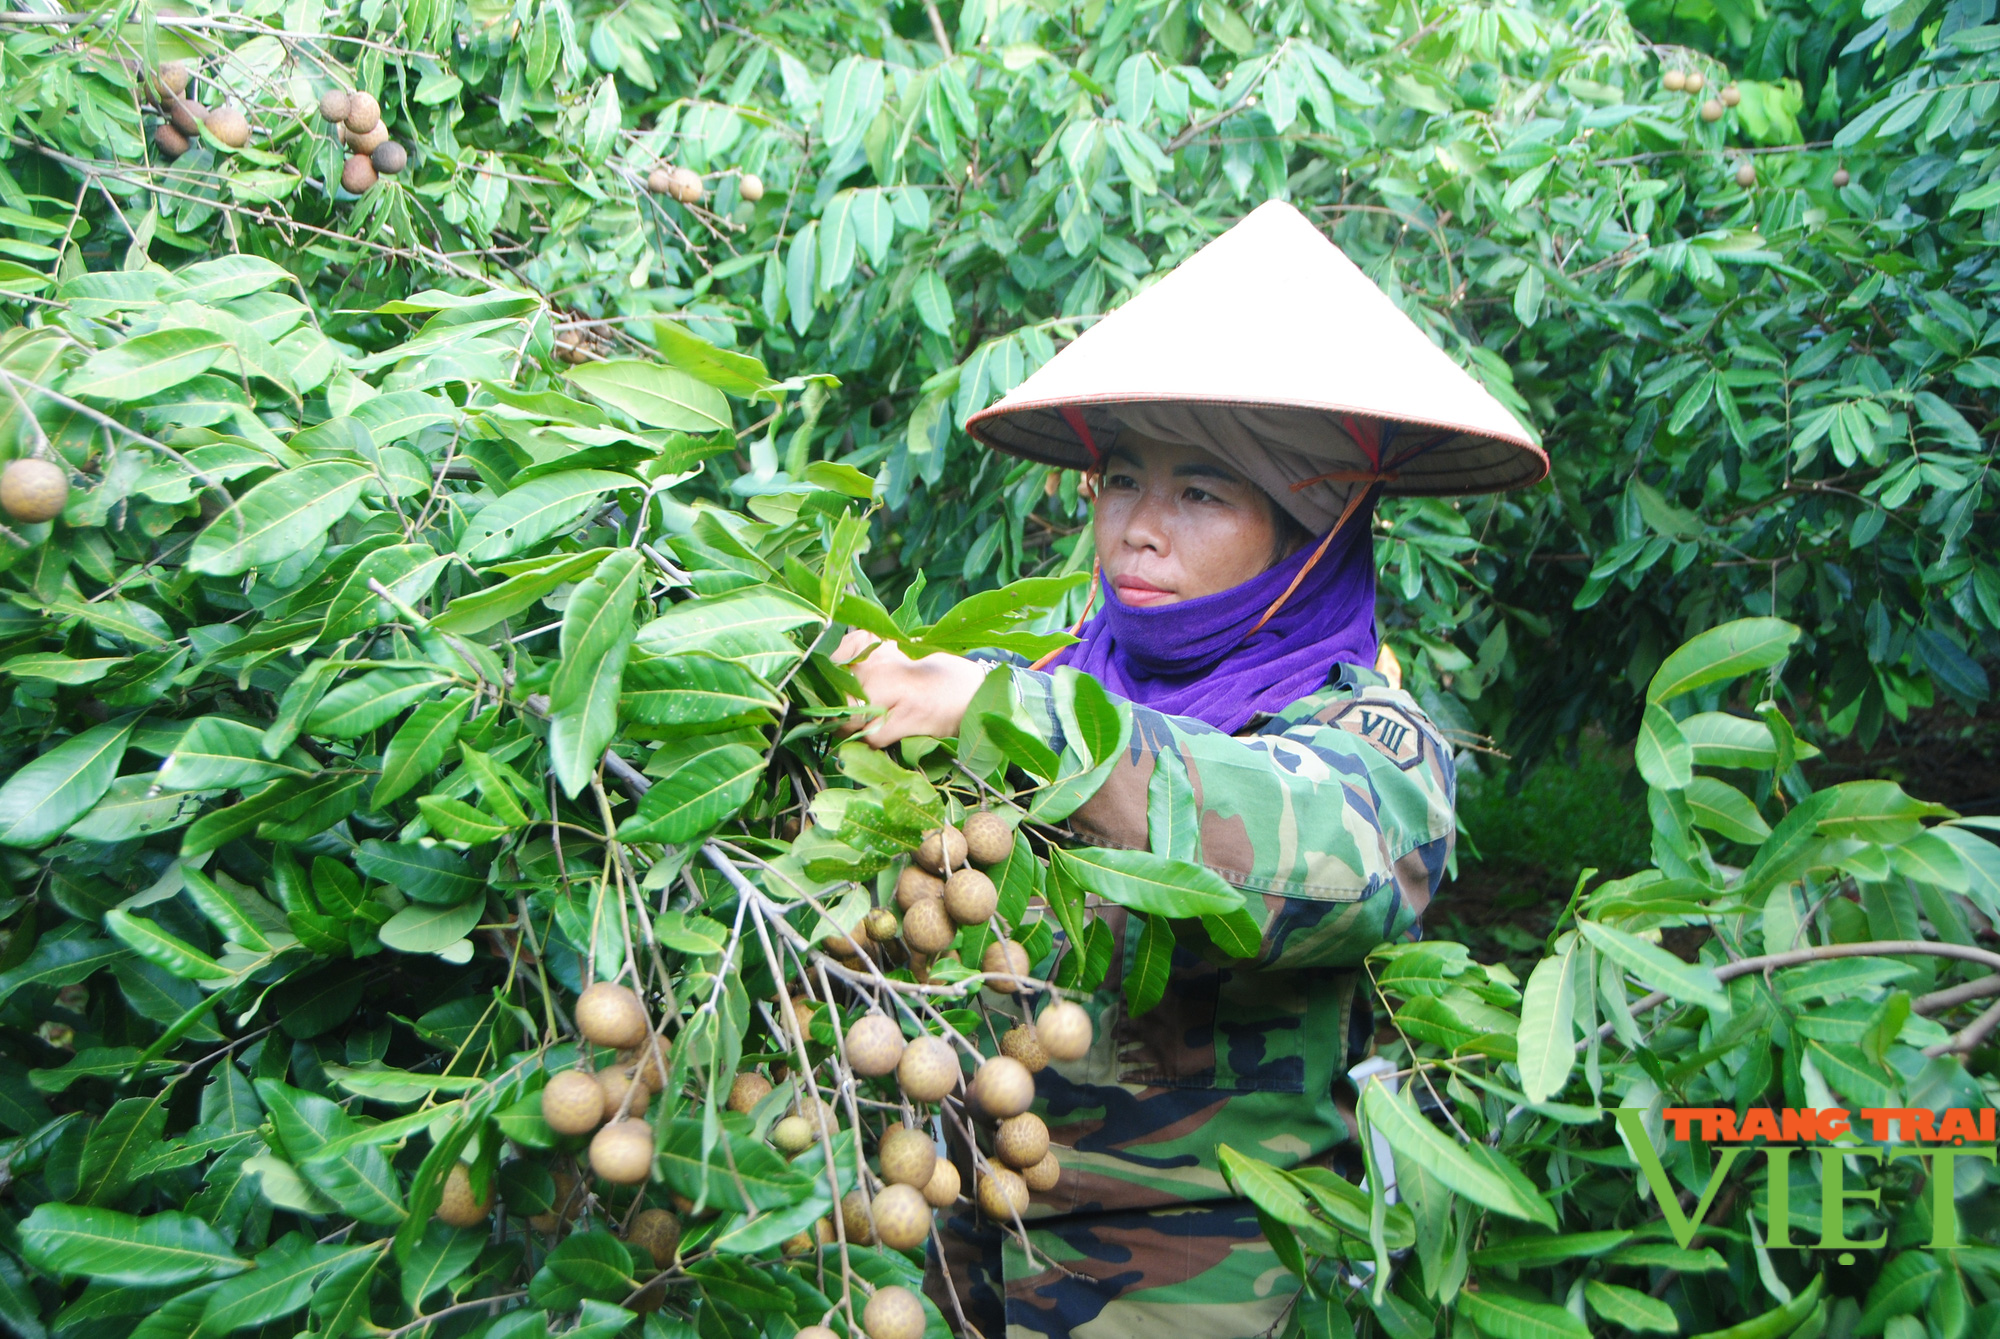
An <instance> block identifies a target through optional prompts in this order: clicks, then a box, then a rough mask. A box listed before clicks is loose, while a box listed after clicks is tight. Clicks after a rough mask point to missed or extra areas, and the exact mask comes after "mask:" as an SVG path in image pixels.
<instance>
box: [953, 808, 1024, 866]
mask: <svg viewBox="0 0 2000 1339" xmlns="http://www.w3.org/2000/svg"><path fill="white" fill-rule="evenodd" d="M962 831H963V832H964V833H965V854H966V858H967V859H969V860H971V861H972V863H973V864H975V865H978V866H979V867H980V868H981V869H985V868H988V867H990V866H993V865H997V864H999V863H1000V862H1001V861H1003V860H1005V859H1006V858H1007V857H1008V856H1010V855H1012V854H1013V853H1014V830H1013V829H1012V828H1010V827H1008V826H1007V820H1006V819H1004V818H1002V817H1000V815H998V814H996V813H992V812H991V811H989V810H985V809H981V810H980V811H979V812H978V813H975V814H967V815H966V816H965V827H964V828H963V829H962Z"/></svg>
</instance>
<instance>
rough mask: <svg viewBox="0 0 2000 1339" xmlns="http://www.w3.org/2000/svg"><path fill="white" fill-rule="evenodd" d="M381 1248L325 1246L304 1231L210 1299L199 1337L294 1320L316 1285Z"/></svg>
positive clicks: (266, 1253) (265, 1253) (204, 1338)
mask: <svg viewBox="0 0 2000 1339" xmlns="http://www.w3.org/2000/svg"><path fill="white" fill-rule="evenodd" d="M380 1250H381V1246H380V1244H379V1243H373V1242H371V1243H370V1244H368V1245H366V1246H321V1245H319V1244H317V1243H315V1242H314V1241H313V1240H312V1238H310V1237H308V1236H306V1235H305V1234H303V1233H293V1234H292V1235H291V1236H289V1237H286V1238H285V1239H284V1240H282V1241H280V1242H278V1243H277V1244H276V1245H274V1246H272V1247H270V1248H269V1249H267V1250H264V1251H262V1252H260V1253H259V1254H258V1256H257V1268H256V1269H255V1270H254V1271H252V1272H251V1273H248V1274H240V1275H238V1276H237V1277H235V1278H233V1279H231V1280H229V1281H228V1282H227V1283H225V1284H223V1285H222V1286H221V1287H220V1288H217V1289H216V1290H215V1291H214V1292H213V1293H211V1294H210V1295H209V1299H208V1306H207V1307H206V1308H204V1309H203V1311H202V1313H201V1325H200V1326H199V1328H197V1329H196V1331H195V1339H211V1337H212V1336H218V1335H225V1334H228V1333H230V1332H231V1331H232V1330H239V1329H247V1328H249V1327H251V1326H257V1325H265V1324H268V1323H270V1322H271V1321H274V1320H276V1319H278V1318H279V1317H280V1316H289V1315H291V1314H292V1313H293V1312H295V1311H298V1310H300V1309H302V1308H303V1307H304V1306H305V1304H306V1303H307V1301H309V1300H310V1299H311V1297H312V1291H313V1284H314V1282H315V1281H317V1280H318V1279H319V1278H320V1277H321V1276H323V1275H325V1274H326V1273H327V1272H328V1271H330V1270H332V1269H333V1268H334V1267H335V1266H336V1265H339V1264H342V1263H344V1262H345V1261H347V1260H350V1259H353V1258H355V1257H357V1256H361V1255H365V1254H368V1253H370V1252H379V1251H380Z"/></svg>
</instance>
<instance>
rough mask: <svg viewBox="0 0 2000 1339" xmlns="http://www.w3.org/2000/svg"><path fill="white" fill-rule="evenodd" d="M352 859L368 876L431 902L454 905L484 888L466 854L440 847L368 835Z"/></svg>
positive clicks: (434, 904)
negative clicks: (389, 840) (467, 860)
mask: <svg viewBox="0 0 2000 1339" xmlns="http://www.w3.org/2000/svg"><path fill="white" fill-rule="evenodd" d="M354 863H355V864H357V865H359V866H360V867H361V872H362V873H363V874H366V875H367V876H368V877H369V878H371V879H380V880H381V881H382V882H383V883H386V884H388V885H389V886H390V887H391V888H394V889H396V890H397V891H399V892H401V893H402V894H404V895H405V896H406V897H412V898H415V899H416V900H417V901H419V902H427V903H430V904H431V905H433V906H456V905H458V904H459V903H461V902H464V901H465V900H466V899H467V898H470V897H476V896H478V895H479V894H480V893H481V892H483V891H485V884H484V883H483V882H482V881H481V880H480V879H479V877H478V876H477V875H475V874H473V873H472V872H471V871H470V870H468V869H467V868H466V865H465V857H463V856H461V855H459V854H458V853H457V852H456V851H448V850H445V849H444V848H442V847H437V846H424V845H421V844H420V843H417V842H385V841H383V840H381V839H380V838H379V837H370V838H368V839H367V840H366V841H364V842H362V843H361V845H359V846H358V847H356V848H355V850H354Z"/></svg>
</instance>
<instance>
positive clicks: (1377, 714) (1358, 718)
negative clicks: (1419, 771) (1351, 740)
mask: <svg viewBox="0 0 2000 1339" xmlns="http://www.w3.org/2000/svg"><path fill="white" fill-rule="evenodd" d="M1324 719H1325V721H1326V723H1327V724H1328V725H1332V726H1338V727H1339V728H1340V729H1342V730H1345V731H1347V732H1348V733H1349V734H1354V735H1360V736H1361V737H1362V738H1363V739H1365V740H1367V741H1368V742H1369V743H1370V744H1373V745H1374V746H1375V750H1376V752H1378V753H1380V754H1381V755H1382V756H1383V757H1385V758H1387V759H1388V760H1389V761H1390V762H1393V763H1395V764H1396V766H1398V767H1400V768H1402V769H1404V770H1405V771H1408V770H1409V769H1410V768H1412V767H1414V766H1416V765H1417V763H1418V762H1419V761H1421V760H1422V758H1423V753H1424V738H1423V733H1422V732H1421V731H1419V730H1418V729H1417V725H1416V722H1415V721H1413V720H1411V719H1410V717H1409V715H1408V713H1406V712H1405V711H1404V710H1403V709H1402V708H1401V707H1399V706H1396V705H1394V704H1393V703H1389V702H1370V701H1366V700H1358V701H1353V702H1348V703H1345V704H1343V705H1342V706H1341V707H1339V708H1338V709H1337V710H1335V711H1334V713H1333V714H1332V715H1330V716H1327V717H1325V718H1324Z"/></svg>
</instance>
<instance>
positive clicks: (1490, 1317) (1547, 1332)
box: [1458, 1289, 1590, 1339]
mask: <svg viewBox="0 0 2000 1339" xmlns="http://www.w3.org/2000/svg"><path fill="white" fill-rule="evenodd" d="M1458 1310H1459V1314H1460V1315H1462V1316H1464V1317H1465V1318H1466V1319H1467V1320H1469V1321H1471V1322H1472V1324H1473V1326H1474V1327H1475V1328H1476V1329H1478V1331H1479V1332H1480V1333H1481V1334H1488V1335H1491V1336H1493V1339H1590V1327H1589V1326H1588V1325H1585V1324H1584V1323H1583V1322H1582V1321H1580V1320H1578V1319H1577V1318H1576V1317H1575V1316H1573V1315H1571V1314H1570V1313H1569V1312H1568V1311H1567V1310H1565V1309H1564V1308H1562V1307H1559V1306H1550V1305H1549V1304H1548V1303H1547V1302H1530V1301H1528V1300H1527V1299H1526V1298H1523V1297H1514V1296H1510V1295H1509V1294H1507V1293H1502V1292H1494V1291H1491V1290H1488V1289H1482V1290H1481V1291H1479V1292H1462V1293H1460V1294H1459V1295H1458Z"/></svg>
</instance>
